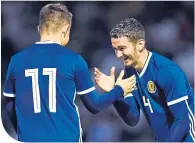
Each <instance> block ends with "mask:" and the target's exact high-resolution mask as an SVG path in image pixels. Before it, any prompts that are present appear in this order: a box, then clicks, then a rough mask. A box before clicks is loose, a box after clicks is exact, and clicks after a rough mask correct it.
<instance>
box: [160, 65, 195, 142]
mask: <svg viewBox="0 0 195 143" xmlns="http://www.w3.org/2000/svg"><path fill="white" fill-rule="evenodd" d="M157 80H158V81H157V82H158V85H159V86H160V88H161V89H162V90H163V92H164V94H165V99H166V102H167V105H168V108H169V110H170V112H171V113H172V115H173V117H174V121H173V123H172V126H171V127H170V131H169V133H168V137H167V138H166V142H180V141H181V140H182V138H183V137H184V135H185V133H186V132H187V131H188V130H189V126H191V125H192V122H193V120H194V119H193V116H192V117H191V115H190V114H191V110H190V108H189V107H188V101H187V99H188V95H187V86H186V85H187V84H189V82H188V80H187V79H186V77H185V74H184V73H183V71H182V70H181V69H179V68H178V67H174V66H169V67H166V68H163V69H161V70H160V71H159V74H158V79H157ZM178 110H179V112H178ZM190 128H191V127H190ZM190 132H191V129H190Z"/></svg>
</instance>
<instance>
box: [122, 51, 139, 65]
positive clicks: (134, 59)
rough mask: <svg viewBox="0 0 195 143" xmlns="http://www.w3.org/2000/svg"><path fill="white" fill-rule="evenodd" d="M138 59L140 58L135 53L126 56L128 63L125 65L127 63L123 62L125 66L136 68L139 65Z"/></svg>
mask: <svg viewBox="0 0 195 143" xmlns="http://www.w3.org/2000/svg"><path fill="white" fill-rule="evenodd" d="M137 58H138V56H137V53H136V51H134V54H132V55H128V56H124V59H128V62H127V63H125V61H124V60H123V62H124V65H125V66H126V67H135V66H136V65H137Z"/></svg>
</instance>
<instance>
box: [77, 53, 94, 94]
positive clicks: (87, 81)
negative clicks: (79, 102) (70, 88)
mask: <svg viewBox="0 0 195 143" xmlns="http://www.w3.org/2000/svg"><path fill="white" fill-rule="evenodd" d="M75 79H76V90H77V94H78V95H82V94H87V93H89V92H91V91H93V90H95V87H94V85H93V82H92V80H91V77H90V73H89V69H88V65H87V63H86V62H85V60H84V59H83V58H82V57H81V56H79V57H78V59H77V61H76V64H75Z"/></svg>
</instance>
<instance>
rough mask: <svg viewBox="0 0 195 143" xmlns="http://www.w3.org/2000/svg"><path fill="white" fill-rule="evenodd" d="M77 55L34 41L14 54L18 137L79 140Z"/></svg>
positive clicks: (37, 139) (41, 139)
mask: <svg viewBox="0 0 195 143" xmlns="http://www.w3.org/2000/svg"><path fill="white" fill-rule="evenodd" d="M77 58H78V54H76V53H74V52H71V51H70V50H69V49H66V48H64V47H62V46H60V45H58V44H55V43H53V44H51V43H50V44H40V43H39V44H34V45H32V46H31V47H28V48H27V49H25V50H24V51H22V52H20V53H18V54H16V55H15V56H14V57H13V60H14V65H15V66H14V77H15V90H16V114H17V122H18V138H19V140H21V141H75V142H77V141H79V139H80V136H81V127H80V120H79V114H78V112H77V111H78V110H77V107H76V105H75V103H74V100H75V95H76V94H75V89H76V86H75V77H74V67H75V63H76V60H77Z"/></svg>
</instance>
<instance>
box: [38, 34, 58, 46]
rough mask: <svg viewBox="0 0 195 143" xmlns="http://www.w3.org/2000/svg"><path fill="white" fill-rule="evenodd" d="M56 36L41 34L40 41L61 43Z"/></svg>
mask: <svg viewBox="0 0 195 143" xmlns="http://www.w3.org/2000/svg"><path fill="white" fill-rule="evenodd" d="M59 39H60V38H58V36H51V35H42V36H41V39H40V42H45V41H52V42H54V43H58V44H59V45H61V41H60V40H59Z"/></svg>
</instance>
